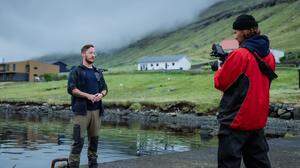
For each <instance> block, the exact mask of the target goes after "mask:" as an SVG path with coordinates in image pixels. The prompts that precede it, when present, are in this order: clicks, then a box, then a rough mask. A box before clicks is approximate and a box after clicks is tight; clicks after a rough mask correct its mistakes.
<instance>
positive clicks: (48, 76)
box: [41, 73, 67, 82]
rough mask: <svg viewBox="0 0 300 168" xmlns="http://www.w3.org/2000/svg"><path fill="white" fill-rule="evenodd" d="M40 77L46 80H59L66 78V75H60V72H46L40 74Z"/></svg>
mask: <svg viewBox="0 0 300 168" xmlns="http://www.w3.org/2000/svg"><path fill="white" fill-rule="evenodd" d="M41 77H42V78H43V79H44V80H45V81H46V82H49V81H59V80H66V79H67V75H60V74H53V73H46V74H44V75H41Z"/></svg>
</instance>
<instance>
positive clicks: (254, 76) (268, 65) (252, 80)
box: [214, 15, 277, 168]
mask: <svg viewBox="0 0 300 168" xmlns="http://www.w3.org/2000/svg"><path fill="white" fill-rule="evenodd" d="M233 29H234V35H235V39H236V40H237V41H238V42H239V45H240V47H239V48H238V49H236V50H234V51H232V52H231V53H229V54H228V56H226V60H224V62H223V64H221V66H219V67H218V70H217V72H216V73H215V76H214V84H215V88H217V89H218V90H220V91H222V92H224V94H223V97H222V99H221V102H220V111H219V113H218V116H217V118H218V121H219V123H220V128H219V133H218V138H219V148H218V167H221V168H237V167H240V166H241V158H243V161H244V164H245V166H246V167H250V168H252V167H255V168H256V167H261V168H269V167H271V165H270V161H269V158H268V154H267V153H268V151H269V147H268V143H267V141H266V138H265V135H264V127H265V126H266V122H267V117H268V114H269V90H270V84H271V81H272V79H274V78H276V77H277V76H276V74H275V73H274V70H275V59H274V56H273V55H272V53H270V50H269V39H268V37H267V36H265V35H260V30H259V28H258V23H257V22H256V20H255V18H254V17H253V16H251V15H240V16H238V17H237V18H236V20H235V21H234V23H233Z"/></svg>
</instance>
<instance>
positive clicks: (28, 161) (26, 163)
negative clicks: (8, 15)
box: [0, 116, 216, 168]
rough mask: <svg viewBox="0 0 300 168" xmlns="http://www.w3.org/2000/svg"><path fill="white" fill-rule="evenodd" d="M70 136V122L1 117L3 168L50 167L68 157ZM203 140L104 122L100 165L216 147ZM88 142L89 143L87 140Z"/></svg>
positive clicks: (0, 145)
mask: <svg viewBox="0 0 300 168" xmlns="http://www.w3.org/2000/svg"><path fill="white" fill-rule="evenodd" d="M71 133H72V124H71V122H70V121H68V120H65V121H63V120H61V121H57V120H53V119H48V118H47V117H35V118H30V117H25V118H24V117H20V116H1V117H0V163H1V167H5V168H6V167H8V168H9V167H13V166H14V165H16V167H17V168H19V167H23V168H29V167H30V168H31V167H50V162H51V160H52V159H54V158H59V157H65V156H67V155H68V154H69V151H70V144H71V143H72V142H71V136H72V135H71ZM204 135H205V134H204ZM201 137H202V138H201ZM201 137H200V135H199V134H192V133H190V134H186V133H185V134H182V133H173V132H169V131H166V130H157V129H150V128H147V129H145V127H144V126H141V125H140V124H138V123H130V124H126V125H124V123H123V124H122V125H118V124H114V125H111V124H105V123H104V124H102V127H101V129H100V140H99V141H100V145H99V151H100V155H99V156H100V157H99V162H109V161H114V160H121V159H130V158H136V157H138V156H141V155H157V154H163V153H169V152H177V151H188V150H194V149H199V148H201V147H203V146H211V145H215V144H216V139H215V138H212V137H205V136H203V135H202V136H201ZM203 137H205V138H204V139H203ZM211 138H212V139H211ZM203 140H204V141H203ZM85 141H86V142H87V139H86V140H85ZM86 151H87V146H86V144H85V146H84V149H83V151H82V157H81V162H82V163H83V164H86V163H87V157H86V156H87V153H86Z"/></svg>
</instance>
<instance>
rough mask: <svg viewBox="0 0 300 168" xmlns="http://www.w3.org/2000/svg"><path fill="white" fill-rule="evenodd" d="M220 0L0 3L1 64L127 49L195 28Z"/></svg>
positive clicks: (31, 0)
mask: <svg viewBox="0 0 300 168" xmlns="http://www.w3.org/2000/svg"><path fill="white" fill-rule="evenodd" d="M218 1H220V0H188V1H186V0H163V1H162V0H126V1H125V0H90V1H84V0H64V1H61V0H51V1H50V0H48V1H38V0H26V1H25V0H1V5H0V21H1V26H0V46H1V47H0V59H2V58H5V61H14V60H23V59H28V58H31V57H36V56H42V55H46V54H51V53H60V52H62V53H72V52H76V53H78V52H79V49H80V47H81V46H82V45H83V44H85V43H94V44H95V45H96V46H97V48H98V49H100V50H101V51H109V50H111V49H116V48H120V47H124V46H127V45H129V44H131V43H133V42H135V41H137V40H140V39H142V38H144V37H146V36H147V35H149V34H153V33H163V32H168V31H172V30H175V29H177V28H178V27H180V26H184V25H186V24H189V23H191V22H193V21H194V20H195V19H196V18H197V16H198V15H199V13H200V12H201V11H203V10H205V9H207V8H208V7H210V6H211V5H213V4H215V3H216V2H218Z"/></svg>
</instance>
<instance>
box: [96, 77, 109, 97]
mask: <svg viewBox="0 0 300 168" xmlns="http://www.w3.org/2000/svg"><path fill="white" fill-rule="evenodd" d="M100 83H101V84H102V85H103V87H102V88H100V92H99V93H98V94H97V97H96V99H97V100H96V101H100V100H101V99H102V98H103V97H105V96H106V95H107V94H108V88H107V84H106V82H105V79H104V76H103V74H102V78H100Z"/></svg>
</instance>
